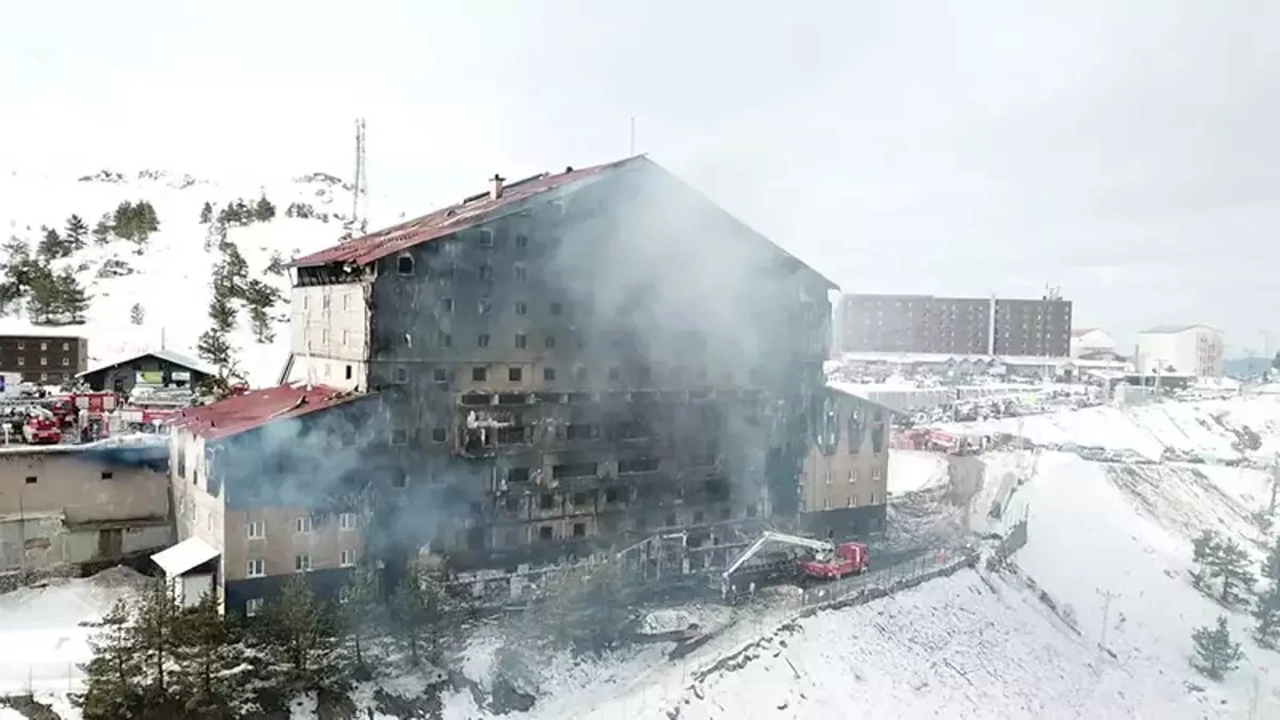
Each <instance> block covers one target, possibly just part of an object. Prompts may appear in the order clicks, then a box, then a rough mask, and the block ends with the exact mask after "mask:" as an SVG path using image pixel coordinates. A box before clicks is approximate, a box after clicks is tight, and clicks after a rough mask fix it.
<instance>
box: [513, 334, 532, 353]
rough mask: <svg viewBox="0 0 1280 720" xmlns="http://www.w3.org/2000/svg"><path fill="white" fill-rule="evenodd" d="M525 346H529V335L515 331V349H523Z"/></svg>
mask: <svg viewBox="0 0 1280 720" xmlns="http://www.w3.org/2000/svg"><path fill="white" fill-rule="evenodd" d="M527 347H529V336H528V335H525V334H524V333H517V334H516V348H517V349H519V350H523V349H525V348H527Z"/></svg>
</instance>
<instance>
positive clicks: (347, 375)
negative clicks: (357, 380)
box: [346, 365, 351, 380]
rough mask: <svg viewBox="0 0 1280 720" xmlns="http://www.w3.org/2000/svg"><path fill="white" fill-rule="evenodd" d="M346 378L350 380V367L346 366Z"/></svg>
mask: <svg viewBox="0 0 1280 720" xmlns="http://www.w3.org/2000/svg"><path fill="white" fill-rule="evenodd" d="M346 378H347V379H348V380H350V379H351V366H350V365H348V366H347V372H346Z"/></svg>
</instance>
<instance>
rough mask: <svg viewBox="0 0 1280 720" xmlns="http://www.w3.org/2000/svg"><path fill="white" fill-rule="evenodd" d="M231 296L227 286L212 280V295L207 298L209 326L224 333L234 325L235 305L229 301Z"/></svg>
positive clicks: (232, 328) (229, 330) (233, 327)
mask: <svg viewBox="0 0 1280 720" xmlns="http://www.w3.org/2000/svg"><path fill="white" fill-rule="evenodd" d="M233 297H234V296H233V295H232V290H231V289H230V287H229V286H227V285H226V284H225V283H218V282H216V281H215V282H214V286H213V297H212V298H211V299H210V300H209V326H210V327H211V328H213V329H214V330H215V331H217V332H219V333H222V334H224V335H225V334H227V333H229V332H231V331H232V330H234V329H235V327H236V306H235V305H234V304H232V302H231V301H232V298H233Z"/></svg>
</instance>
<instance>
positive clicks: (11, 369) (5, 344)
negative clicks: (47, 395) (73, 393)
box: [0, 335, 89, 385]
mask: <svg viewBox="0 0 1280 720" xmlns="http://www.w3.org/2000/svg"><path fill="white" fill-rule="evenodd" d="M88 364H89V341H88V340H86V339H85V338H82V337H75V336H73V335H58V336H55V335H43V336H42V335H3V336H0V372H7V373H21V374H22V381H23V382H29V383H37V384H43V385H53V384H59V383H63V382H67V381H69V380H71V379H72V378H74V377H75V376H76V374H77V373H82V372H84V371H85V370H86V369H87V367H88Z"/></svg>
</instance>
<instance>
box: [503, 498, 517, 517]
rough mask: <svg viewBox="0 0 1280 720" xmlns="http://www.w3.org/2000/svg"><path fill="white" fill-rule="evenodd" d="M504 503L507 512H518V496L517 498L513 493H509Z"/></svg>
mask: <svg viewBox="0 0 1280 720" xmlns="http://www.w3.org/2000/svg"><path fill="white" fill-rule="evenodd" d="M505 504H506V507H507V512H509V513H518V512H520V498H519V497H516V496H515V495H509V496H507V501H506V503H505Z"/></svg>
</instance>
